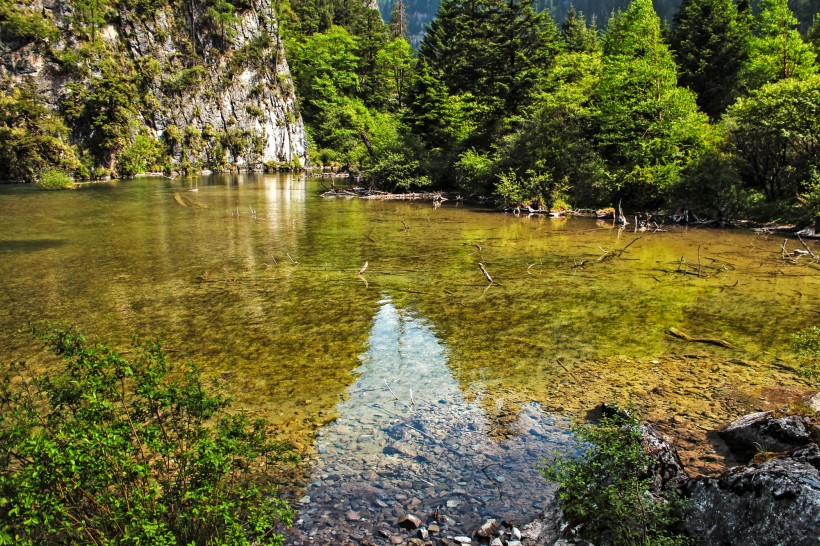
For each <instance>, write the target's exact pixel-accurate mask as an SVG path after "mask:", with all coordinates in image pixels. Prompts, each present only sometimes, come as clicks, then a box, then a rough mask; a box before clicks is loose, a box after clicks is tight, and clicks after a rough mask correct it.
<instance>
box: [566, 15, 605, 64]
mask: <svg viewBox="0 0 820 546" xmlns="http://www.w3.org/2000/svg"><path fill="white" fill-rule="evenodd" d="M561 38H562V39H563V40H564V43H565V44H566V50H567V51H574V52H576V53H582V52H587V53H589V52H592V51H597V50H598V49H599V48H600V44H599V43H598V29H596V28H595V26H594V24H593V25H592V26H587V23H586V20H585V19H584V14H583V13H581V12H578V11H577V10H576V9H575V6H574V5H572V4H570V6H569V10H568V11H567V17H566V19H564V22H563V23H561Z"/></svg>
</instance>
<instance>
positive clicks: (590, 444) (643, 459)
mask: <svg viewBox="0 0 820 546" xmlns="http://www.w3.org/2000/svg"><path fill="white" fill-rule="evenodd" d="M574 431H575V433H576V434H577V435H578V436H579V438H580V439H581V440H583V441H584V442H585V445H584V447H583V451H582V453H581V454H580V456H579V457H577V458H572V457H564V458H556V459H554V460H552V461H550V462H549V464H548V466H547V467H546V468H544V469H542V472H543V474H544V476H545V477H546V478H547V479H548V480H550V481H554V482H558V483H560V485H561V487H560V489H559V490H558V498H559V500H560V501H561V505H562V508H563V510H564V518H565V519H566V520H567V521H568V522H569V524H570V528H577V529H578V534H579V535H580V537H581V538H584V539H587V540H590V541H592V542H593V543H595V544H618V545H627V544H640V545H649V544H686V543H687V541H686V538H685V537H681V536H677V535H675V534H674V533H672V532H671V531H670V527H671V525H672V524H673V523H674V520H675V518H674V516H673V510H674V508H675V507H676V505H677V500H676V498H675V497H674V496H673V495H672V494H671V493H659V492H653V491H651V489H650V484H651V476H650V473H649V468H650V465H651V464H652V459H651V458H650V456H649V455H648V454H647V452H646V450H645V449H644V447H643V446H642V444H641V439H642V437H641V432H640V423H639V422H638V420H637V419H636V418H635V417H633V416H631V415H627V414H622V413H616V414H614V415H606V416H604V417H602V419H601V421H600V422H599V423H598V424H597V425H595V426H591V425H578V426H576V427H575V428H574Z"/></svg>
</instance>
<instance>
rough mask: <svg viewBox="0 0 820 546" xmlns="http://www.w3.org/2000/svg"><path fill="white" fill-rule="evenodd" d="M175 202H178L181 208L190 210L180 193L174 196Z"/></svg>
mask: <svg viewBox="0 0 820 546" xmlns="http://www.w3.org/2000/svg"><path fill="white" fill-rule="evenodd" d="M174 201H176V202H177V204H178V205H179V206H181V207H185V208H188V205H186V204H185V200H184V199H183V198H182V196H181V195H180V194H179V192H176V193H175V194H174Z"/></svg>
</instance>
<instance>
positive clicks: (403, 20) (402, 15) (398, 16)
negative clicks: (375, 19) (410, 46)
mask: <svg viewBox="0 0 820 546" xmlns="http://www.w3.org/2000/svg"><path fill="white" fill-rule="evenodd" d="M389 26H390V33H391V34H392V35H393V38H406V37H407V8H406V6H405V4H404V0H396V1H395V2H394V3H393V9H392V10H391V11H390V23H389Z"/></svg>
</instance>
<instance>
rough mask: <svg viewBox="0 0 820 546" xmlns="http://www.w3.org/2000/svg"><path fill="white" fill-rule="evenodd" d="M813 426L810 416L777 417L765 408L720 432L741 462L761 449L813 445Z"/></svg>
mask: <svg viewBox="0 0 820 546" xmlns="http://www.w3.org/2000/svg"><path fill="white" fill-rule="evenodd" d="M813 429H814V427H813V426H812V425H811V424H810V422H809V419H808V418H807V417H801V416H799V415H789V416H787V417H780V418H777V419H776V418H774V417H773V416H772V414H771V413H769V412H767V411H761V412H758V413H751V414H749V415H744V416H743V417H740V418H739V419H737V420H735V421H733V422H732V423H730V424H728V425H726V426H725V427H723V428H721V429H719V430H718V431H717V432H718V434H719V435H720V437H721V438H722V439H723V441H724V442H726V445H727V447H728V448H729V450H730V451H731V452H732V453H733V454H734V455H735V456H736V457H737V458H738V460H739V461H741V462H748V461H750V460H751V459H752V457H754V456H755V454H756V453H758V452H760V451H767V452H782V451H788V450H790V449H795V448H798V447H802V446H805V445H808V444H810V443H811V442H812V431H813Z"/></svg>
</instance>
